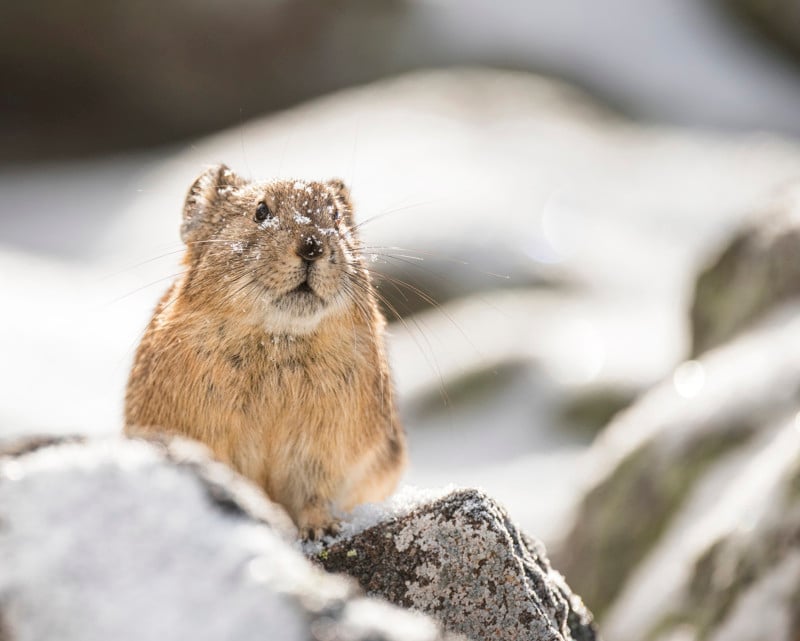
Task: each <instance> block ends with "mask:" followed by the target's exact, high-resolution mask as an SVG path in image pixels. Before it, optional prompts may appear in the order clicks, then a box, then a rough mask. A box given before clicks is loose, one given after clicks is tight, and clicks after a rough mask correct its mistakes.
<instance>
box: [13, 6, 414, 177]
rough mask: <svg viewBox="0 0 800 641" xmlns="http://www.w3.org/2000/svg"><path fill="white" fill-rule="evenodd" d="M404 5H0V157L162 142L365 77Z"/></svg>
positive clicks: (384, 64)
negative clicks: (0, 87) (0, 83)
mask: <svg viewBox="0 0 800 641" xmlns="http://www.w3.org/2000/svg"><path fill="white" fill-rule="evenodd" d="M406 10H407V3H406V2H405V1H404V0H382V1H380V2H373V3H366V4H365V3H363V2H358V1H353V0H344V2H343V3H342V4H341V5H337V6H335V7H334V6H332V5H328V4H325V3H323V4H319V3H315V2H308V1H307V0H287V1H285V2H277V1H275V0H269V1H267V2H257V3H253V2H248V1H246V0H233V1H232V2H230V3H227V4H226V5H225V7H222V6H219V5H215V4H214V3H202V4H199V5H198V4H197V3H192V2H187V1H186V0H170V1H168V2H155V1H154V0H145V1H144V2H139V3H135V4H130V5H128V4H126V5H119V6H117V7H115V8H114V10H113V11H110V10H108V7H107V6H106V5H105V4H104V3H102V2H97V1H95V0H90V1H87V2H85V3H83V4H82V5H81V7H80V10H70V9H68V8H66V7H64V6H63V5H61V4H59V3H58V2H52V1H50V0H43V1H40V2H39V3H38V4H37V6H36V7H35V8H34V7H32V6H27V5H26V6H23V5H16V6H15V5H10V4H5V3H4V4H3V5H2V6H1V7H0V57H2V59H3V60H6V61H8V65H7V66H6V67H5V68H4V71H5V73H4V77H3V80H4V93H3V100H2V101H1V102H0V114H2V116H3V117H2V125H0V136H2V139H3V141H4V143H5V144H4V145H3V148H4V149H3V150H0V162H6V163H8V162H10V161H11V160H12V159H16V160H17V161H19V159H20V158H21V157H22V158H25V159H28V160H36V159H41V158H52V157H54V156H64V155H70V154H76V153H77V154H87V153H91V152H94V153H97V152H98V151H106V152H108V151H112V150H115V149H116V150H119V149H125V148H126V147H138V148H141V147H143V146H153V145H158V144H164V143H165V142H169V141H175V140H177V139H180V138H182V137H185V136H189V135H197V134H198V133H202V132H209V131H213V130H215V129H218V128H220V127H224V126H235V125H236V123H241V122H242V120H244V119H246V118H248V117H251V116H252V115H254V114H258V113H263V112H264V111H270V110H275V109H280V108H286V107H288V106H290V105H293V104H296V103H297V102H299V101H300V100H304V99H307V98H310V97H314V96H318V95H320V94H321V93H325V92H327V91H332V90H336V89H340V88H341V87H343V86H347V85H350V84H355V83H358V82H364V81H366V80H371V79H374V78H375V77H378V76H379V75H380V74H381V73H386V71H389V70H391V69H393V68H395V65H394V64H393V59H396V56H392V55H391V53H390V51H389V45H390V42H391V38H390V37H389V35H390V34H392V33H394V32H396V31H397V30H398V29H401V28H402V26H403V25H404V24H405V21H406ZM156 13H157V14H158V16H159V20H153V16H154V14H156ZM331 56H335V57H336V61H337V62H336V64H330V60H331ZM45 87H47V88H48V89H49V91H50V92H53V93H55V94H58V96H59V100H57V101H54V100H52V99H51V95H52V94H49V95H48V89H45ZM56 103H57V104H56Z"/></svg>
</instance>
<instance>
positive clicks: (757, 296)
mask: <svg viewBox="0 0 800 641" xmlns="http://www.w3.org/2000/svg"><path fill="white" fill-rule="evenodd" d="M796 297H800V183H796V184H794V185H793V186H792V187H790V188H786V189H784V191H783V192H782V193H781V194H780V196H778V197H776V198H775V199H774V200H773V201H772V202H771V203H769V205H767V206H766V207H762V208H761V209H760V210H759V211H758V212H757V214H756V215H755V216H753V218H752V219H751V220H750V221H749V222H748V223H747V224H745V225H744V226H743V227H742V229H740V230H739V231H738V232H737V233H736V234H735V235H734V237H733V238H732V239H731V240H730V241H729V242H728V244H727V246H726V247H725V249H724V250H723V251H722V253H721V254H720V256H719V257H718V258H717V259H716V260H715V261H714V262H713V263H712V264H711V265H710V266H709V267H707V268H706V269H705V270H704V271H703V272H702V273H701V274H700V276H699V277H698V279H697V283H696V285H695V291H694V300H693V302H692V309H691V322H692V354H694V355H697V354H700V353H702V352H704V351H705V350H707V349H710V348H712V347H715V346H717V345H720V344H722V343H723V342H725V341H726V340H728V339H729V338H731V337H732V336H734V335H735V334H736V333H737V332H739V331H741V330H742V329H743V328H745V327H747V325H748V324H749V323H752V322H753V321H754V320H755V319H757V318H758V317H759V316H761V315H763V314H764V313H765V312H767V311H769V310H770V309H772V308H773V307H775V306H776V305H779V304H781V303H783V302H785V301H786V300H788V299H791V298H796Z"/></svg>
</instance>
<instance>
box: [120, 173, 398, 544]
mask: <svg viewBox="0 0 800 641" xmlns="http://www.w3.org/2000/svg"><path fill="white" fill-rule="evenodd" d="M181 238H182V240H183V242H184V243H185V245H186V253H185V257H184V261H183V262H184V265H185V267H186V270H185V272H184V273H183V274H182V275H181V276H180V277H179V278H178V279H177V280H176V282H175V283H173V285H172V286H171V287H170V288H169V290H168V291H167V293H166V294H165V295H164V296H163V298H162V299H161V301H160V302H159V304H158V306H157V307H156V310H155V314H154V316H153V319H152V320H151V322H150V324H149V326H148V327H147V330H146V332H145V334H144V337H143V339H142V342H141V344H140V345H139V347H138V350H137V352H136V356H135V359H134V364H133V369H132V370H131V374H130V379H129V381H128V388H127V394H126V403H125V424H126V427H125V431H126V433H127V434H129V435H135V434H141V433H142V432H144V433H148V432H169V433H177V434H181V435H185V436H188V437H191V438H194V439H197V440H199V441H202V442H203V443H205V444H206V445H208V446H209V447H210V448H211V450H212V451H213V452H214V453H215V455H216V456H218V457H219V458H220V459H222V460H224V461H226V462H227V463H229V464H230V465H231V466H232V467H233V468H235V469H236V470H238V471H239V472H240V473H241V474H243V475H244V476H247V477H249V478H250V479H251V480H253V481H254V482H256V483H257V484H258V485H260V486H261V487H262V488H264V490H265V491H266V492H267V494H268V495H269V496H270V497H271V498H272V499H273V500H275V501H277V502H279V503H281V504H282V505H283V506H284V507H285V508H286V509H287V511H288V512H289V514H290V515H291V516H292V518H293V519H294V521H295V523H296V524H297V526H298V527H299V528H300V530H301V533H303V534H304V535H305V536H307V537H310V538H315V537H319V536H321V535H322V533H323V532H326V531H331V530H335V529H336V523H335V519H334V518H333V516H332V514H333V511H334V510H335V509H343V510H349V509H350V508H352V507H353V506H355V505H357V504H359V503H362V502H366V501H375V500H381V499H383V498H385V497H386V496H387V495H388V494H390V493H391V492H392V490H393V489H394V488H395V486H396V484H397V481H398V480H399V477H400V475H401V473H402V470H403V468H404V465H405V459H406V443H405V436H404V433H403V429H402V427H401V425H400V423H399V420H398V416H397V410H396V407H395V401H394V395H393V390H392V382H391V378H390V372H389V367H388V364H387V359H386V353H385V348H384V336H383V334H384V325H385V320H384V318H383V316H382V314H381V312H380V310H379V308H378V305H377V302H376V300H377V299H376V293H375V290H374V289H373V284H372V282H371V280H370V275H369V272H368V270H367V269H366V267H365V264H364V261H363V259H362V257H361V253H360V241H359V239H358V235H357V229H356V227H355V226H354V224H353V208H352V204H351V201H350V195H349V192H348V190H347V188H346V187H345V185H344V184H343V183H342V182H341V181H339V180H330V181H327V182H307V181H302V180H299V181H275V182H252V181H248V180H244V179H242V178H241V177H239V176H237V175H236V174H235V173H233V172H232V171H231V170H230V169H228V168H227V167H225V166H224V165H221V166H217V167H214V168H212V169H209V170H208V171H206V172H204V173H203V174H202V175H201V176H200V177H199V178H198V179H197V180H196V181H195V182H194V184H193V185H192V187H191V189H190V190H189V194H188V196H187V198H186V203H185V205H184V210H183V224H182V226H181Z"/></svg>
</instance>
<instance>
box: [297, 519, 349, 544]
mask: <svg viewBox="0 0 800 641" xmlns="http://www.w3.org/2000/svg"><path fill="white" fill-rule="evenodd" d="M341 531H342V526H341V525H340V524H339V522H338V521H331V522H330V523H327V524H325V525H316V526H312V525H307V526H305V527H301V528H300V536H301V537H302V538H304V539H307V540H309V541H319V540H321V539H322V538H323V537H326V536H336V535H337V534H339V533H340V532H341Z"/></svg>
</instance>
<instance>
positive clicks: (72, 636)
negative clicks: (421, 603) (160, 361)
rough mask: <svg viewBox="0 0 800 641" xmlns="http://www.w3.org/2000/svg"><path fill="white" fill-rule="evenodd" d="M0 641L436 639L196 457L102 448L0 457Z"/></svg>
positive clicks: (257, 497)
mask: <svg viewBox="0 0 800 641" xmlns="http://www.w3.org/2000/svg"><path fill="white" fill-rule="evenodd" d="M0 638H1V639H3V641H7V640H8V639H13V641H28V640H34V639H35V640H46V639H65V640H77V639H80V640H81V641H94V640H98V641H100V640H102V641H107V640H108V639H115V640H119V641H126V640H129V639H130V640H134V639H135V640H137V641H139V640H141V639H159V638H161V639H193V640H195V641H202V640H205V639H208V640H209V641H210V640H215V641H216V640H218V639H243V640H244V639H281V640H284V639H285V640H287V641H291V640H293V639H298V640H300V639H303V640H305V639H311V638H313V639H318V640H331V641H357V640H361V641H367V640H368V639H369V640H370V641H373V640H378V639H380V640H386V641H401V640H408V641H412V640H413V641H423V640H431V641H433V640H435V639H444V638H445V636H443V635H442V633H440V631H439V627H438V625H437V624H436V623H434V622H433V621H432V620H431V619H430V618H428V617H424V616H423V615H421V614H415V613H409V612H404V611H402V610H400V609H398V608H396V607H394V606H391V605H389V604H387V603H386V602H384V601H381V600H378V599H374V598H365V597H364V596H362V595H361V593H360V590H359V589H358V587H357V586H356V585H355V583H354V582H352V581H350V580H346V579H345V578H342V577H336V576H332V575H329V574H326V573H324V572H322V571H321V570H319V569H318V568H315V567H313V565H312V564H310V563H309V562H308V561H307V560H306V559H305V558H303V556H302V554H300V552H299V551H298V549H297V544H296V540H295V539H294V532H293V526H292V525H291V523H290V522H289V521H288V517H287V516H286V515H285V514H284V513H283V511H282V510H281V509H280V508H279V507H277V506H275V505H273V504H271V503H269V502H268V501H267V500H266V499H265V498H264V497H263V495H262V494H261V493H260V492H259V491H258V490H257V489H256V488H255V487H253V486H251V485H250V484H249V483H247V482H246V481H244V480H243V479H241V478H239V477H237V476H236V475H235V474H234V473H233V472H232V471H230V470H229V469H228V468H226V467H225V466H223V465H222V464H220V463H215V462H211V461H209V460H208V459H207V458H206V455H205V450H204V449H202V448H201V447H200V446H198V445H196V444H192V443H188V442H184V441H168V442H164V443H161V444H155V443H146V442H142V441H125V440H119V439H109V440H98V441H88V442H84V443H81V442H65V443H57V444H53V443H48V442H47V440H43V441H41V442H39V443H29V444H27V445H25V446H22V447H20V446H14V448H12V449H9V451H8V452H7V453H5V454H3V455H0Z"/></svg>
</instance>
